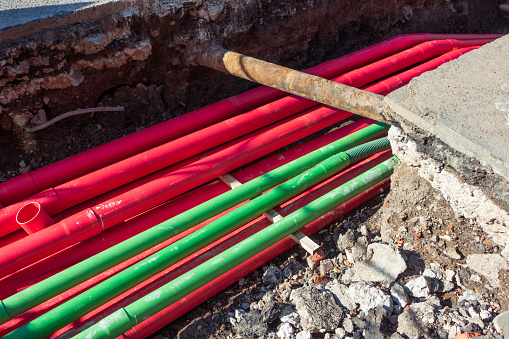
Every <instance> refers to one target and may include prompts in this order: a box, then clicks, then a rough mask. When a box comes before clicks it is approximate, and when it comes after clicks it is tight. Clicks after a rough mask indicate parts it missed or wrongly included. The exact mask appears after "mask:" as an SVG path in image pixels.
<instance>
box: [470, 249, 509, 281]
mask: <svg viewBox="0 0 509 339" xmlns="http://www.w3.org/2000/svg"><path fill="white" fill-rule="evenodd" d="M467 265H468V267H470V269H472V270H473V271H475V272H477V273H479V274H482V275H483V276H485V277H486V279H488V281H489V282H490V284H491V286H493V287H495V288H499V287H500V281H499V280H498V272H500V271H501V270H507V269H508V268H509V267H508V265H507V260H505V259H504V257H502V256H501V255H500V254H471V255H469V256H468V257H467Z"/></svg>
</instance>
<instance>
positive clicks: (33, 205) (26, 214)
mask: <svg viewBox="0 0 509 339" xmlns="http://www.w3.org/2000/svg"><path fill="white" fill-rule="evenodd" d="M16 222H17V223H18V224H19V225H20V226H21V227H22V228H23V229H24V230H25V231H26V232H27V233H28V234H33V233H35V232H38V231H40V230H42V229H44V228H45V227H47V226H49V225H51V224H52V223H53V219H51V217H50V216H49V214H48V213H47V212H46V211H45V210H44V209H43V208H42V206H41V204H39V203H38V202H29V203H28V204H26V205H24V206H23V207H21V208H20V210H19V211H18V213H17V214H16Z"/></svg>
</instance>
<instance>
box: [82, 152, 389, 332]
mask: <svg viewBox="0 0 509 339" xmlns="http://www.w3.org/2000/svg"><path fill="white" fill-rule="evenodd" d="M397 161H398V159H397V158H396V157H392V158H391V159H388V160H386V161H384V162H383V163H381V164H379V165H377V166H375V167H374V168H372V169H370V170H368V171H366V172H365V173H363V174H361V175H360V176H358V177H356V178H355V179H352V180H350V181H349V182H347V183H346V184H344V185H342V186H340V187H338V188H336V189H334V190H332V191H331V192H329V193H327V194H325V195H324V196H322V197H320V198H318V199H316V200H315V201H313V202H311V203H310V204H308V205H306V206H304V207H302V208H300V209H299V210H297V211H295V212H293V213H291V214H290V215H288V216H286V217H285V218H283V219H281V220H280V221H278V222H276V223H275V224H273V225H271V226H269V227H267V228H265V229H263V230H261V231H260V232H258V233H256V234H254V235H252V236H251V237H249V238H247V239H246V240H244V241H242V242H240V243H238V244H237V245H235V246H233V247H231V248H229V249H227V250H225V251H224V252H222V253H221V254H219V255H217V256H215V257H214V258H212V259H210V260H208V261H206V262H205V263H203V264H201V265H200V266H198V267H196V268H194V269H192V270H190V271H189V272H187V273H185V274H183V275H182V276H180V277H178V278H177V279H175V280H173V281H172V282H170V283H168V284H166V285H164V286H162V287H161V288H159V289H157V290H155V291H153V292H152V293H150V294H148V295H147V296H145V297H144V298H141V299H138V300H136V301H135V302H133V303H132V304H130V305H128V306H126V307H124V308H122V309H120V310H118V311H116V312H114V313H112V314H110V315H109V316H108V317H106V318H104V319H103V320H101V321H100V322H98V323H97V324H95V325H94V326H92V327H90V328H89V329H87V330H86V331H83V332H82V333H80V334H78V335H76V336H75V337H73V338H77V339H85V338H86V339H98V338H115V337H117V336H119V335H122V334H123V333H124V332H126V331H128V330H130V329H131V328H132V327H134V326H136V325H137V324H139V323H140V322H142V321H143V320H145V319H148V318H149V317H151V316H152V315H154V314H156V313H157V312H159V311H161V310H163V309H164V308H166V307H168V306H170V305H171V304H173V303H174V302H176V301H178V300H180V299H181V298H183V297H185V296H186V295H188V294H189V293H191V292H193V291H195V290H196V289H198V288H200V287H202V286H203V285H205V284H206V283H208V282H210V281H212V280H214V279H215V278H217V277H219V276H220V275H222V274H224V273H226V272H227V271H229V270H230V269H232V268H233V267H235V266H237V265H239V264H240V263H242V262H244V261H246V260H248V259H249V258H251V257H252V256H254V255H255V254H257V253H259V252H261V251H263V250H264V249H266V248H268V247H269V246H272V245H273V244H275V243H276V242H278V241H279V240H281V239H283V238H284V237H286V236H288V235H290V234H292V233H293V232H295V231H297V230H299V229H300V228H302V227H303V226H305V225H307V224H309V223H310V222H312V221H313V220H315V219H317V218H319V217H320V216H322V215H324V214H325V213H327V212H329V211H331V210H333V209H334V208H336V207H337V206H339V205H341V204H342V203H344V202H346V201H348V200H349V199H351V198H353V197H355V196H356V195H358V194H359V193H361V192H363V191H365V190H366V189H368V188H370V187H372V186H374V185H376V184H377V183H378V182H380V181H382V180H383V179H385V178H387V177H389V176H390V175H391V174H392V171H393V168H394V166H395V165H396V163H397Z"/></svg>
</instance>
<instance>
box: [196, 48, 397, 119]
mask: <svg viewBox="0 0 509 339" xmlns="http://www.w3.org/2000/svg"><path fill="white" fill-rule="evenodd" d="M197 62H198V63H199V64H200V65H202V66H206V67H209V68H213V69H215V70H218V71H221V72H225V73H229V74H232V75H235V76H238V77H240V78H243V79H246V80H250V81H254V82H257V83H259V84H262V85H265V86H269V87H273V88H277V89H279V90H282V91H285V92H288V93H291V94H295V95H298V96H300V97H303V98H306V99H310V100H313V101H317V102H319V103H322V104H325V105H329V106H332V107H335V108H339V109H342V110H345V111H348V112H351V113H354V114H357V115H360V116H363V117H366V118H370V119H373V120H376V121H380V122H383V123H386V124H389V122H387V121H386V120H385V119H384V118H383V117H382V115H381V114H380V113H379V112H381V109H382V102H383V96H381V95H378V94H374V93H370V92H366V91H363V90H360V89H357V88H354V87H350V86H346V85H343V84H340V83H337V82H333V81H330V80H327V79H324V78H320V77H318V76H315V75H311V74H306V73H303V72H299V71H296V70H293V69H290V68H287V67H283V66H279V65H276V64H273V63H270V62H267V61H263V60H260V59H256V58H252V57H249V56H246V55H242V54H239V53H236V52H232V51H228V50H226V49H224V48H222V47H220V46H217V45H211V46H210V47H209V48H208V49H207V50H206V51H204V52H203V53H202V54H201V55H200V57H199V58H198V60H197Z"/></svg>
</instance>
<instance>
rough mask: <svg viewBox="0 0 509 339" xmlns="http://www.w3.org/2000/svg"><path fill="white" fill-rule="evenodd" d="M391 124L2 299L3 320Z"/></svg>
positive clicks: (296, 163) (300, 160)
mask: <svg viewBox="0 0 509 339" xmlns="http://www.w3.org/2000/svg"><path fill="white" fill-rule="evenodd" d="M388 129H389V126H387V125H385V124H382V123H376V124H373V125H370V126H367V127H365V128H363V129H362V130H360V131H357V132H354V133H352V134H350V135H348V136H346V137H344V138H341V139H340V140H337V141H335V142H333V143H330V144H328V145H326V146H323V147H321V148H319V149H317V150H316V151H313V152H310V153H308V154H306V155H304V156H302V157H300V158H298V159H296V160H294V161H291V162H289V163H288V164H286V165H283V166H281V167H278V168H276V169H274V170H272V171H270V172H268V173H266V174H264V175H261V176H259V177H257V178H255V179H253V180H251V181H249V182H247V183H245V184H243V185H242V186H240V187H237V188H235V189H233V190H231V191H228V192H226V193H224V194H221V195H220V196H217V197H215V198H213V199H211V200H209V201H207V202H205V203H203V204H200V205H198V206H196V207H194V208H191V209H190V210H188V211H186V212H184V213H181V214H179V215H177V216H175V217H173V218H171V219H169V220H167V221H165V222H163V223H160V224H158V225H156V226H154V227H152V228H150V229H148V230H146V231H144V232H142V233H140V234H138V235H136V236H134V237H132V238H130V239H128V240H126V241H124V242H122V243H120V244H117V245H115V246H113V247H111V248H109V249H107V250H105V251H103V252H101V253H98V254H96V255H94V256H93V257H90V258H88V259H86V260H83V261H82V262H80V263H78V264H76V265H74V266H72V267H70V268H68V269H66V270H64V271H62V272H60V273H57V274H55V275H54V276H52V277H49V278H47V279H46V280H44V281H41V282H39V283H37V284H35V285H33V286H31V287H29V288H27V289H25V290H23V291H21V292H18V293H17V294H15V295H12V296H10V297H9V298H7V299H5V300H3V301H0V324H1V323H5V322H7V321H9V319H10V318H14V317H15V316H17V315H19V314H21V313H23V312H25V311H27V310H29V309H31V308H33V307H35V306H37V305H39V304H40V303H42V302H44V301H46V300H49V299H51V298H53V297H54V296H56V295H58V294H60V293H62V292H64V291H66V290H68V289H70V288H72V287H74V286H76V285H78V284H80V283H82V282H83V281H86V280H88V279H90V278H92V277H94V276H96V275H97V274H99V273H101V272H104V271H105V270H107V269H109V268H111V267H113V266H115V265H118V264H120V263H121V262H123V261H125V260H127V259H129V258H131V257H133V256H135V255H137V254H139V253H141V252H143V251H145V250H147V249H149V248H151V247H153V246H155V245H157V244H159V243H161V242H163V241H165V240H167V239H170V238H171V237H173V236H175V235H176V234H178V233H180V232H183V231H185V230H187V229H189V228H191V227H193V226H195V225H198V224H199V223H201V222H203V221H205V220H207V219H209V218H211V217H213V216H215V215H217V214H219V213H221V212H223V211H225V210H227V209H229V208H231V207H233V206H236V205H238V204H239V203H241V202H242V201H245V200H248V199H251V198H253V197H255V196H257V195H259V194H261V193H262V192H264V191H266V190H268V189H269V188H271V187H274V186H276V185H278V184H280V183H281V182H283V181H285V180H287V179H288V178H291V177H292V176H295V175H297V174H298V173H301V172H302V171H304V170H306V169H308V168H310V167H312V166H314V165H315V164H317V163H318V162H320V161H323V160H324V159H326V158H328V157H330V156H331V155H333V154H336V153H338V152H341V151H344V150H347V149H349V148H351V147H354V146H356V145H359V144H362V143H364V142H366V141H368V140H371V139H374V138H377V137H379V136H381V135H382V134H384V133H386V132H387V130H388Z"/></svg>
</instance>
